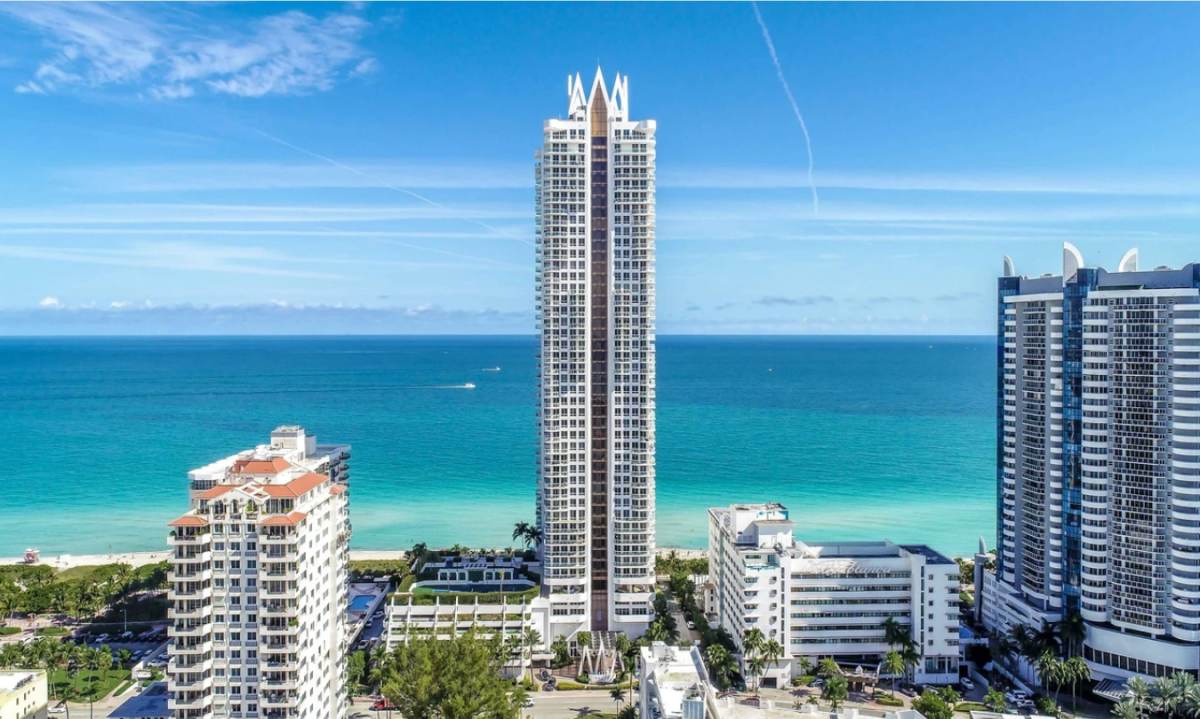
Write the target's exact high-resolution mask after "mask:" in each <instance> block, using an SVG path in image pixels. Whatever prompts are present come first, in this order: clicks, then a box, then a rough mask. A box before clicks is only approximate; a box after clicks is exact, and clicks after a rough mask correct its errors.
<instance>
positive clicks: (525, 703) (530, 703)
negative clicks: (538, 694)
mask: <svg viewBox="0 0 1200 719" xmlns="http://www.w3.org/2000/svg"><path fill="white" fill-rule="evenodd" d="M521 706H523V707H525V708H526V709H528V708H529V707H531V706H533V697H531V696H526V697H525V698H524V699H522V700H521Z"/></svg>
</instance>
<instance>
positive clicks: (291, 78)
mask: <svg viewBox="0 0 1200 719" xmlns="http://www.w3.org/2000/svg"><path fill="white" fill-rule="evenodd" d="M0 12H5V13H7V14H9V15H11V16H13V17H15V18H17V19H18V20H21V21H23V22H24V23H26V24H27V25H29V26H31V27H32V28H34V29H35V30H36V31H37V32H39V33H40V34H41V35H42V36H43V39H44V40H45V42H46V44H47V45H49V46H50V47H52V48H54V50H55V52H54V54H53V55H52V56H51V57H49V58H48V59H46V60H44V61H43V62H42V63H41V64H40V65H39V67H38V69H37V70H36V71H35V73H34V76H33V77H32V78H31V79H29V80H27V81H26V82H23V83H20V84H18V85H17V86H16V88H15V90H16V91H17V92H19V93H36V94H46V93H49V92H58V91H63V90H67V89H70V88H73V87H88V88H101V87H109V86H112V87H128V88H134V89H136V90H137V91H139V93H143V94H144V95H145V96H148V97H151V98H153V99H157V100H179V99H185V98H188V97H192V96H193V95H195V94H196V92H197V91H199V90H207V91H210V92H215V93H221V94H229V95H237V96H241V97H262V96H264V95H294V94H307V93H312V92H319V91H324V90H329V89H330V88H332V87H333V86H334V84H335V83H336V82H337V80H339V79H341V78H343V77H348V76H357V75H364V74H367V73H369V72H373V71H374V70H376V69H377V68H378V63H377V61H375V59H374V58H372V57H370V56H369V53H367V52H366V51H365V50H364V49H363V48H362V47H361V45H360V39H361V38H362V35H363V34H364V33H365V32H366V30H367V28H368V27H369V24H368V23H367V21H366V20H364V19H363V18H362V17H360V16H359V15H357V14H353V12H334V13H329V14H327V15H325V16H324V17H320V18H318V17H314V16H312V15H309V14H307V13H305V12H301V11H298V10H289V11H286V12H282V13H278V14H275V15H268V16H266V17H263V18H259V19H257V20H254V21H251V22H249V23H246V24H244V25H241V24H233V23H228V24H226V25H221V26H219V25H214V24H212V23H207V24H202V23H201V22H200V20H199V19H198V17H197V16H196V14H194V13H193V12H191V11H190V9H189V10H184V9H181V8H178V7H174V6H157V5H156V6H147V5H140V4H113V5H108V4H94V3H28V4H25V3H5V4H3V5H0ZM347 68H349V69H347Z"/></svg>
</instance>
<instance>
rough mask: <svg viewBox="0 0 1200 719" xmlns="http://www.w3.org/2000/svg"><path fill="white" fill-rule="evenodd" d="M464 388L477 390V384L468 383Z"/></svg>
mask: <svg viewBox="0 0 1200 719" xmlns="http://www.w3.org/2000/svg"><path fill="white" fill-rule="evenodd" d="M462 388H463V389H475V383H474V382H468V383H466V384H464V385H463V386H462Z"/></svg>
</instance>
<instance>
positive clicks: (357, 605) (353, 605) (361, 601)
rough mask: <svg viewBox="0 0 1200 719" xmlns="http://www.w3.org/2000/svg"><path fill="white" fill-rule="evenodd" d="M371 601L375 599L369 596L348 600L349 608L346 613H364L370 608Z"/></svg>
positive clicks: (364, 595)
mask: <svg viewBox="0 0 1200 719" xmlns="http://www.w3.org/2000/svg"><path fill="white" fill-rule="evenodd" d="M373 601H375V597H373V596H371V595H370V594H360V595H358V596H357V597H355V598H354V599H352V600H350V607H349V610H348V611H351V612H365V611H367V610H368V609H370V608H371V602H373Z"/></svg>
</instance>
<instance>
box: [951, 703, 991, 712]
mask: <svg viewBox="0 0 1200 719" xmlns="http://www.w3.org/2000/svg"><path fill="white" fill-rule="evenodd" d="M954 711H956V712H987V711H991V709H988V708H987V707H985V706H984V705H982V704H980V703H979V702H960V703H959V704H958V705H957V706H955V707H954Z"/></svg>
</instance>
